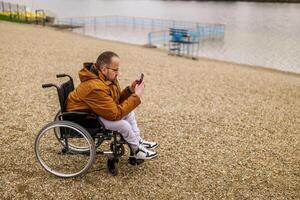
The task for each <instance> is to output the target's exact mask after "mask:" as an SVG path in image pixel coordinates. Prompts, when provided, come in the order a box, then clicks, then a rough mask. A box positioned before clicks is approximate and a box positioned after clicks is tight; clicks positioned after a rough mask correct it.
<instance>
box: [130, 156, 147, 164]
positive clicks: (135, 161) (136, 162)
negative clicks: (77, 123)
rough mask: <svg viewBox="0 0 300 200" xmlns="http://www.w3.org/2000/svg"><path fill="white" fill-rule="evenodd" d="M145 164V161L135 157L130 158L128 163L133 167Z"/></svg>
mask: <svg viewBox="0 0 300 200" xmlns="http://www.w3.org/2000/svg"><path fill="white" fill-rule="evenodd" d="M143 162H144V160H141V159H136V158H134V157H130V158H129V159H128V163H129V164H131V165H140V164H142V163H143Z"/></svg>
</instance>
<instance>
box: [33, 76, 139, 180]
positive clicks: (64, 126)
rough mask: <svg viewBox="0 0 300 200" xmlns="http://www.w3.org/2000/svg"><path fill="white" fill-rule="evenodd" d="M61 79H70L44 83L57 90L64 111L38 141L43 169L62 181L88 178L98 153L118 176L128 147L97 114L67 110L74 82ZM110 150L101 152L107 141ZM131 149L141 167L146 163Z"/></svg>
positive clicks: (36, 148)
mask: <svg viewBox="0 0 300 200" xmlns="http://www.w3.org/2000/svg"><path fill="white" fill-rule="evenodd" d="M56 77H57V78H63V77H67V78H68V80H67V81H66V82H64V83H63V84H61V85H56V84H52V83H50V84H43V85H42V87H43V88H49V87H55V88H56V89H57V94H58V100H59V104H60V110H59V111H58V112H57V114H56V115H55V117H54V121H53V122H50V123H48V124H47V125H45V126H44V127H43V128H42V129H41V130H40V131H39V133H38V135H37V137H36V139H35V147H34V150H35V155H36V158H37V160H38V162H39V163H40V164H41V166H42V167H43V168H44V169H45V170H46V171H47V172H49V173H51V174H53V175H56V176H58V177H62V178H71V177H77V176H82V175H84V174H85V173H86V172H87V171H88V170H89V169H90V168H91V167H92V165H93V163H94V162H95V158H96V155H97V154H100V155H103V156H105V157H107V162H106V166H107V169H108V173H109V174H110V175H112V176H116V175H117V174H118V162H119V160H120V158H121V157H122V156H123V155H124V154H125V148H124V145H128V144H127V143H126V142H125V140H124V139H123V137H122V136H121V134H120V133H118V132H117V131H112V130H109V129H106V128H105V126H104V124H103V123H102V122H101V120H100V119H99V118H98V117H97V116H96V115H95V114H93V113H88V112H79V111H72V112H68V111H66V105H65V102H66V99H67V97H68V95H69V93H70V92H71V91H73V90H74V82H73V79H72V77H71V76H69V75H67V74H58V75H56ZM104 141H107V142H108V147H107V148H108V150H103V151H97V148H98V147H99V146H100V145H101V144H102V143H103V142H104ZM128 147H129V150H130V151H129V152H130V155H129V158H128V162H129V163H130V164H131V165H139V164H141V163H142V162H143V160H138V159H135V157H134V152H133V150H132V149H131V148H130V146H129V145H128Z"/></svg>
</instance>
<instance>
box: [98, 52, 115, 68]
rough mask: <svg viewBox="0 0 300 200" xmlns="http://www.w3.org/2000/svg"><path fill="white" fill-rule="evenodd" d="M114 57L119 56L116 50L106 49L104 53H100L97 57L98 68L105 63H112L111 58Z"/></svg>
mask: <svg viewBox="0 0 300 200" xmlns="http://www.w3.org/2000/svg"><path fill="white" fill-rule="evenodd" d="M112 57H118V58H119V56H118V55H117V54H116V53H115V52H112V51H105V52H103V53H101V54H100V55H99V57H98V58H97V61H96V64H95V65H96V68H97V69H98V70H101V69H102V68H103V67H104V66H105V65H109V64H111V58H112Z"/></svg>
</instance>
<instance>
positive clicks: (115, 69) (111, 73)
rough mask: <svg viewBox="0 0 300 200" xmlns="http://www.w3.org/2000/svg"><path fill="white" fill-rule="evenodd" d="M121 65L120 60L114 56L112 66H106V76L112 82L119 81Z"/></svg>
mask: <svg viewBox="0 0 300 200" xmlns="http://www.w3.org/2000/svg"><path fill="white" fill-rule="evenodd" d="M119 64H120V58H118V57H116V56H114V57H112V58H111V64H110V65H106V67H105V68H104V69H105V70H104V71H103V72H104V74H105V75H106V78H107V79H108V80H110V81H114V80H116V79H117V77H118V75H119Z"/></svg>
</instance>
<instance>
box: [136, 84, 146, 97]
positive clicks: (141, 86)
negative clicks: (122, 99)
mask: <svg viewBox="0 0 300 200" xmlns="http://www.w3.org/2000/svg"><path fill="white" fill-rule="evenodd" d="M144 89H145V83H144V81H143V82H142V83H140V84H135V87H134V92H135V94H136V95H138V96H139V97H140V98H141V97H142V96H143V94H144Z"/></svg>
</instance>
